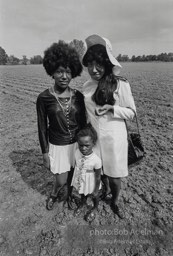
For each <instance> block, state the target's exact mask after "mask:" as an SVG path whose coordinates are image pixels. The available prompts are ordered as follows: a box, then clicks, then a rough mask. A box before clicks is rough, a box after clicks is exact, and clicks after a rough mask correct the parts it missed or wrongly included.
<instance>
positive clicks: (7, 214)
mask: <svg viewBox="0 0 173 256" xmlns="http://www.w3.org/2000/svg"><path fill="white" fill-rule="evenodd" d="M123 66H124V68H123V72H122V75H124V76H126V77H127V78H128V80H129V82H130V84H131V88H132V92H133V95H134V99H135V102H136V107H137V113H138V120H139V126H140V132H141V135H142V138H143V143H144V145H145V150H146V157H145V159H144V160H143V161H142V162H141V164H140V165H138V166H135V167H133V168H131V169H130V170H129V176H128V178H125V179H123V182H122V191H121V195H120V202H119V204H120V206H121V207H122V208H123V209H124V211H125V215H126V218H125V219H124V220H120V219H119V218H118V217H117V216H116V215H114V214H113V213H112V211H111V209H110V205H109V200H108V201H101V202H100V205H99V209H98V212H97V214H96V218H95V219H94V220H93V221H92V222H91V223H87V222H85V220H83V215H80V216H79V217H74V216H73V211H70V210H68V208H67V205H65V206H63V204H62V203H59V204H58V203H57V204H56V205H55V207H54V209H53V210H52V211H47V210H46V208H45V202H46V198H47V196H48V195H49V193H50V191H51V187H52V182H53V177H52V175H51V173H49V171H47V170H46V169H45V168H43V166H42V156H41V151H40V147H39V143H38V135H37V123H36V106H35V102H36V98H37V96H38V94H39V93H40V92H41V91H43V90H44V89H45V88H48V87H49V86H50V85H51V84H52V83H53V80H51V79H50V78H49V77H48V76H47V75H46V74H45V72H44V69H43V67H42V66H39V65H38V66H37V65H35V66H32V65H29V66H0V73H1V75H0V101H1V103H0V104H1V107H0V111H1V123H0V130H1V148H0V153H1V155H0V166H1V169H0V256H16V255H19V256H25V255H33V256H43V255H45V256H58V255H60V256H68V255H69V256H70V255H74V256H76V255H81V256H82V255H87V256H88V255H116V256H155V255H156V256H171V255H173V252H171V245H172V240H171V239H172V231H173V230H172V225H173V204H172V203H173V202H172V198H173V190H172V184H173V179H172V177H173V64H172V63H124V64H123ZM86 80H87V74H85V73H84V74H83V75H82V76H81V77H80V78H79V79H77V80H75V81H74V82H73V86H76V87H77V88H78V87H81V86H82V84H83V82H85V81H86Z"/></svg>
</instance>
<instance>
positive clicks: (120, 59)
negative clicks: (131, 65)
mask: <svg viewBox="0 0 173 256" xmlns="http://www.w3.org/2000/svg"><path fill="white" fill-rule="evenodd" d="M117 60H118V61H130V59H129V56H128V55H121V54H119V55H118V56H117Z"/></svg>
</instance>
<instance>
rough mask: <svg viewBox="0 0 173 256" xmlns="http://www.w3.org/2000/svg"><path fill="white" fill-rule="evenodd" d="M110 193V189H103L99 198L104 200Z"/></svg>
mask: <svg viewBox="0 0 173 256" xmlns="http://www.w3.org/2000/svg"><path fill="white" fill-rule="evenodd" d="M110 195H111V191H109V192H107V191H104V192H103V193H102V195H101V197H100V198H101V200H106V199H107V198H108V197H109V196H110Z"/></svg>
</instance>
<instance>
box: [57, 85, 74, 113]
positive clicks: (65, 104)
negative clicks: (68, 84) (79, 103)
mask: <svg viewBox="0 0 173 256" xmlns="http://www.w3.org/2000/svg"><path fill="white" fill-rule="evenodd" d="M52 91H53V95H54V96H55V98H56V100H57V101H58V103H59V105H60V107H61V109H62V111H63V113H64V115H65V116H68V115H69V113H70V109H71V98H72V92H71V90H70V97H69V99H66V98H61V97H58V96H57V94H56V93H55V90H54V87H52ZM64 100H65V101H64Z"/></svg>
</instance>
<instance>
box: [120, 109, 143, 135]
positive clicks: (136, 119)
mask: <svg viewBox="0 0 173 256" xmlns="http://www.w3.org/2000/svg"><path fill="white" fill-rule="evenodd" d="M130 109H131V110H132V111H133V112H134V114H135V121H136V125H137V130H138V134H139V135H140V132H139V123H138V118H137V115H136V112H135V111H134V110H133V109H132V108H130ZM124 121H125V124H126V128H127V134H128V136H129V131H128V125H127V121H126V120H125V119H124Z"/></svg>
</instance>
